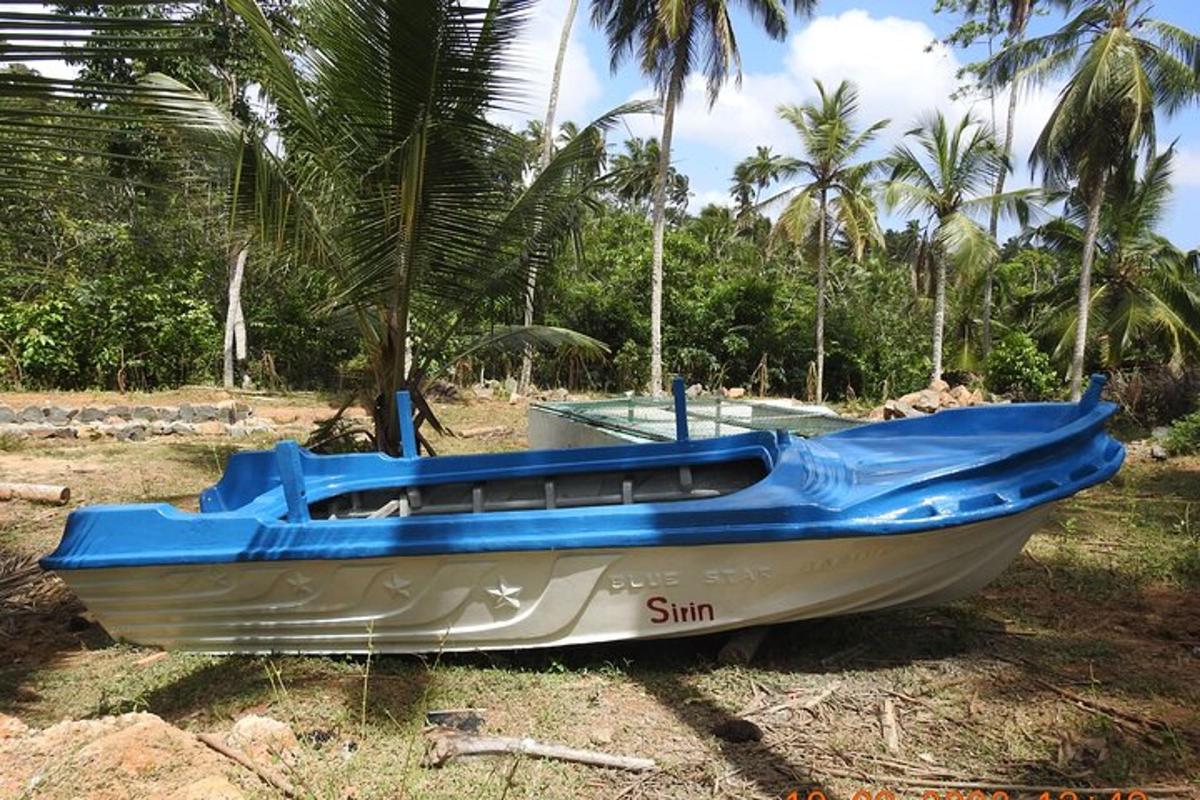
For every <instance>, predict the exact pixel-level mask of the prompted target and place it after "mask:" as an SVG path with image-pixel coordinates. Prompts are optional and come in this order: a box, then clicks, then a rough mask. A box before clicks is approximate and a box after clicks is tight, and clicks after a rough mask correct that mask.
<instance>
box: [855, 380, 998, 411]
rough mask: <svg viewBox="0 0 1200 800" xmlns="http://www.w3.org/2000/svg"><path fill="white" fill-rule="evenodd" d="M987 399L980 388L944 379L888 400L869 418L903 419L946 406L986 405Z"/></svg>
mask: <svg viewBox="0 0 1200 800" xmlns="http://www.w3.org/2000/svg"><path fill="white" fill-rule="evenodd" d="M986 403H987V400H986V399H985V398H984V395H983V392H982V391H981V390H979V389H969V388H967V387H966V386H954V387H951V386H950V384H948V383H946V382H945V381H943V380H936V381H933V382H932V383H930V384H929V386H928V387H927V388H925V389H922V390H920V391H919V392H909V393H908V394H906V395H904V396H902V397H897V398H894V399H892V400H888V401H887V402H885V403H884V404H883V405H881V406H879V407H877V408H874V409H872V410H871V413H870V414H868V415H867V419H871V420H883V419H903V418H906V417H923V416H926V415H927V414H933V413H936V412H938V411H941V410H942V409H944V408H962V407H963V406H981V405H985V404H986Z"/></svg>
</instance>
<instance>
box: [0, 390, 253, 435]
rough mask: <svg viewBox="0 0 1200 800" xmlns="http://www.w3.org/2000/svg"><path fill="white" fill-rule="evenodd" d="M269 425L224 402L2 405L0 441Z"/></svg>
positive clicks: (242, 430)
mask: <svg viewBox="0 0 1200 800" xmlns="http://www.w3.org/2000/svg"><path fill="white" fill-rule="evenodd" d="M273 429H274V426H273V425H272V423H271V422H270V420H265V419H260V418H258V417H255V416H254V409H252V408H250V406H248V405H246V404H245V403H239V402H235V401H233V400H226V401H223V402H220V403H213V404H196V405H192V404H190V403H183V404H181V405H178V406H148V405H147V406H130V405H114V406H81V407H79V408H63V407H62V406H54V405H47V406H26V407H25V408H22V409H17V408H10V407H8V406H4V405H0V435H8V436H15V437H17V438H19V439H24V438H31V439H78V438H81V437H82V438H85V439H100V438H105V437H114V438H116V439H117V440H118V441H133V442H137V441H142V440H144V439H147V438H149V437H150V436H196V435H201V436H233V437H235V438H236V437H242V436H248V435H250V434H251V433H255V432H258V431H270V430H273Z"/></svg>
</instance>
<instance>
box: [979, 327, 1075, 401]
mask: <svg viewBox="0 0 1200 800" xmlns="http://www.w3.org/2000/svg"><path fill="white" fill-rule="evenodd" d="M984 369H985V375H984V384H985V385H986V386H987V388H988V389H989V390H991V391H993V392H996V393H997V394H1006V395H1011V396H1012V397H1013V398H1015V399H1017V400H1043V399H1045V398H1047V397H1050V396H1051V395H1053V394H1054V389H1055V386H1056V385H1057V384H1058V376H1057V375H1056V374H1055V372H1054V370H1053V368H1051V366H1050V357H1049V356H1047V355H1046V354H1045V353H1043V352H1042V351H1041V350H1038V348H1037V345H1036V344H1034V343H1033V339H1031V338H1029V336H1028V335H1027V334H1024V333H1020V332H1017V331H1013V332H1012V333H1009V334H1007V335H1006V336H1005V337H1004V338H1003V339H1001V340H1000V341H999V343H997V344H996V346H995V347H993V348H992V352H991V353H989V354H988V357H987V364H986V365H985V368H984Z"/></svg>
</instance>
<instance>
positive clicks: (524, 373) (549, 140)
mask: <svg viewBox="0 0 1200 800" xmlns="http://www.w3.org/2000/svg"><path fill="white" fill-rule="evenodd" d="M578 9H579V0H570V2H569V3H568V4H567V15H566V17H565V18H564V19H563V26H562V33H561V34H559V37H558V55H557V56H555V59H554V72H553V73H552V74H551V76H550V98H549V100H547V102H546V121H545V122H544V123H542V152H541V158H540V160H539V161H538V170H539V171H540V170H543V169H545V168H546V165H547V164H549V163H550V156H551V155H553V153H554V115H555V114H556V113H557V111H558V88H559V84H560V83H561V82H562V70H563V62H565V61H566V60H567V44H568V43H569V42H570V41H571V26H572V25H574V24H575V12H576V11H577V10H578ZM536 291H537V266H536V265H531V267H530V269H529V284H528V285H527V286H526V287H525V327H529V326H530V325H532V324H533V297H534V293H535V292H536ZM532 373H533V348H532V347H527V348H525V353H524V355H522V356H521V379H520V381H518V383H517V391H518V392H519V393H520V394H525V392H526V391H527V390H528V388H529V380H530V377H531V376H532Z"/></svg>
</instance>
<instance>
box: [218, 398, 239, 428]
mask: <svg viewBox="0 0 1200 800" xmlns="http://www.w3.org/2000/svg"><path fill="white" fill-rule="evenodd" d="M217 419H218V420H220V421H221V422H230V423H232V422H237V405H236V404H235V403H234V402H233V401H232V400H222V401H221V402H219V403H217Z"/></svg>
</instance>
